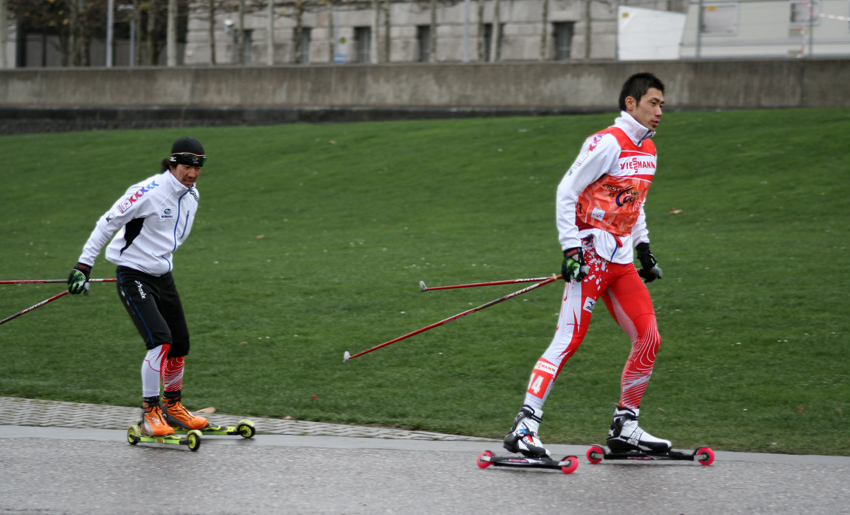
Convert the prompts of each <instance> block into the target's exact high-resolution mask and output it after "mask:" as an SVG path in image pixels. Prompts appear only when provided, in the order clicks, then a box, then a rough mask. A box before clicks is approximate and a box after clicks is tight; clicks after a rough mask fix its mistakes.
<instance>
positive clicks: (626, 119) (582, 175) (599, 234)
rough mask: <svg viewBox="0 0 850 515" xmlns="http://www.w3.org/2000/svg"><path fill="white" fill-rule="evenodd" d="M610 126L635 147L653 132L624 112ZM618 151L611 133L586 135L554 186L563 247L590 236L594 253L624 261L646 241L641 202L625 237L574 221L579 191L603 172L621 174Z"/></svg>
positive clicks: (598, 177)
mask: <svg viewBox="0 0 850 515" xmlns="http://www.w3.org/2000/svg"><path fill="white" fill-rule="evenodd" d="M613 126H614V127H617V128H619V129H622V130H623V132H625V134H626V135H627V136H628V137H629V139H631V140H632V142H634V143H635V145H638V146H639V145H640V144H641V143H642V142H643V141H644V140H646V139H648V138H651V137H652V136H654V135H655V132H654V131H652V130H650V129H647V128H646V127H644V126H643V125H641V124H640V123H639V122H638V121H637V120H635V119H634V118H633V117H632V116H631V115H630V114H628V113H626V112H625V111H623V112H621V113H620V117H619V118H617V119H616V120H615V121H614V125H613ZM620 153H621V147H620V144H619V142H618V141H617V138H616V137H615V136H614V135H612V134H602V135H599V134H596V135H593V136H591V137H589V138H587V140H585V142H584V145H582V148H581V151H580V152H579V155H578V157H577V158H576V160H575V162H574V163H573V165H572V167H570V169H569V170H568V171H567V173H566V174H565V175H564V178H563V179H562V180H561V183H560V184H559V185H558V192H557V198H556V220H557V226H558V235H559V240H560V242H561V248H562V249H563V250H566V249H569V248H573V247H580V246H581V240H582V238H586V237H588V236H593V239H594V246H595V249H596V253H597V254H598V255H599V256H600V257H602V258H604V259H607V260H608V261H611V262H613V263H619V264H628V263H631V262H632V261H633V260H634V250H633V249H634V247H635V246H637V244H639V243H649V231H648V230H647V228H646V215H645V213H644V210H643V204H641V206H640V214H639V215H638V219H637V222H636V223H635V225H634V226H633V227H632V230H631V234H628V235H625V236H619V237H618V236H615V235H614V234H612V233H610V232H607V231H605V230H603V229H599V228H595V227H591V228H585V229H581V230H579V227H578V225H577V224H576V202H577V200H578V198H579V196H580V195H581V194H582V192H583V191H584V190H585V189H586V188H587V187H588V186H590V185H591V184H593V183H594V182H596V181H597V180H598V179H600V178H601V177H602V176H603V175H605V174H612V175H619V174H621V173H622V168H621V164H620V162H619V158H620ZM653 172H654V170H653Z"/></svg>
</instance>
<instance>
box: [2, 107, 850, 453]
mask: <svg viewBox="0 0 850 515" xmlns="http://www.w3.org/2000/svg"><path fill="white" fill-rule="evenodd" d="M611 119H612V117H611V116H610V115H603V116H598V115H588V116H568V117H547V118H509V119H484V120H462V121H427V122H393V123H366V124H351V125H322V126H313V125H288V126H274V127H237V128H228V129H193V130H191V131H174V130H146V131H114V132H86V133H72V134H43V135H24V136H4V137H0V154H2V155H3V158H4V161H5V164H4V167H3V172H2V176H3V182H4V187H3V189H2V190H0V231H2V234H3V238H2V239H0V265H2V268H3V270H4V272H3V273H2V275H3V276H4V278H45V277H46V278H54V277H56V278H58V277H64V276H65V275H66V274H67V272H68V269H69V268H70V266H71V265H72V264H73V263H74V262H75V260H76V258H77V256H78V255H79V252H80V249H81V247H82V244H83V242H84V241H85V239H86V237H87V236H88V234H89V232H90V230H91V228H92V226H93V223H94V221H95V220H96V219H97V217H98V216H99V215H100V214H101V213H102V212H103V211H105V210H106V208H107V207H108V206H109V204H110V203H111V202H113V201H114V200H115V199H117V198H118V196H120V195H121V193H122V192H123V191H124V189H125V188H126V187H127V186H128V185H129V184H130V183H132V182H134V181H137V180H141V179H143V178H145V177H147V176H148V175H151V174H152V173H154V172H155V171H156V168H155V166H156V164H157V162H158V161H159V156H161V155H162V154H163V150H164V149H167V148H168V146H169V145H170V143H171V141H173V140H174V139H175V138H176V137H178V136H181V135H184V133H186V132H191V134H193V135H195V136H196V137H198V138H199V139H200V140H201V141H203V142H204V145H205V146H206V147H207V150H208V153H209V154H210V155H211V156H212V157H211V159H210V161H209V162H208V165H207V167H206V169H205V170H204V173H203V175H202V177H201V181H200V182H199V188H200V191H201V194H202V199H201V206H202V207H201V212H200V213H199V215H198V217H197V219H196V224H195V228H194V229H193V235H192V237H191V238H190V239H189V242H188V243H187V244H186V245H185V246H184V247H183V248H181V249H180V251H179V253H178V254H177V255H176V266H177V268H176V272H175V276H176V278H177V281H178V286H179V287H180V289H181V294H182V296H183V300H184V304H185V307H186V311H187V316H188V318H189V324H190V329H191V330H192V334H193V345H194V347H193V351H192V354H191V356H190V359H189V361H188V366H187V375H186V386H185V389H184V392H185V397H186V402H187V403H188V404H189V406H190V407H196V408H198V407H203V406H209V405H214V406H216V407H217V408H218V409H219V410H220V411H223V412H230V413H239V414H246V415H263V416H285V415H290V416H293V417H296V418H300V419H310V420H323V421H328V422H346V423H359V424H381V425H391V426H399V427H407V428H418V429H427V430H433V431H442V432H456V433H462V434H477V435H484V436H490V437H499V436H500V435H502V434H504V431H505V430H506V429H507V428H508V426H509V425H510V421H511V420H512V418H513V416H514V415H515V413H516V411H517V409H518V408H519V406H520V404H521V402H522V395H523V391H524V389H525V384H526V382H527V379H528V374H529V372H530V369H531V366H532V365H533V363H534V362H535V360H536V359H537V357H538V356H539V355H540V353H541V352H542V351H543V349H544V348H545V346H546V345H547V343H548V341H549V339H550V338H551V334H552V331H553V329H554V324H555V321H556V317H557V311H558V309H559V304H558V299H559V294H560V291H559V290H560V287H559V286H548V287H544V288H541V289H540V290H537V291H535V292H532V293H529V294H527V295H524V296H521V297H519V298H517V299H513V300H510V301H508V302H506V303H504V304H500V305H499V306H495V307H492V308H490V309H487V310H485V311H482V312H480V313H476V314H473V315H470V316H469V317H465V318H462V319H460V320H458V321H455V322H452V323H451V324H449V325H447V326H445V327H440V328H437V329H434V330H432V331H429V332H427V333H424V334H421V335H418V336H415V337H413V338H411V339H409V340H405V341H403V342H400V343H397V344H395V345H393V346H390V347H387V348H385V349H381V350H379V351H377V352H374V353H371V354H368V355H366V356H363V357H361V358H357V359H355V360H353V361H352V362H350V363H348V364H345V365H343V363H342V353H343V351H345V350H348V351H350V352H351V353H352V354H353V353H355V352H358V351H361V350H364V349H367V348H370V347H372V346H374V345H377V344H379V343H381V342H384V341H387V340H389V339H392V338H395V337H397V336H399V335H402V334H405V333H407V332H409V331H412V330H414V329H418V328H420V327H423V326H425V325H428V324H430V323H432V322H436V321H438V320H441V319H443V318H446V317H448V316H451V315H454V314H456V313H459V312H461V311H463V310H465V309H468V308H469V307H472V306H477V305H480V304H483V303H484V302H487V301H489V300H492V299H494V298H496V297H498V296H500V295H503V294H505V293H508V292H511V291H514V290H516V289H519V287H512V286H505V287H493V288H481V289H466V290H454V291H445V292H428V293H419V291H418V282H419V281H420V280H425V281H426V282H427V283H428V284H430V285H437V284H449V283H457V282H469V281H478V280H494V279H504V278H512V277H526V276H537V275H546V274H550V273H554V272H556V271H557V270H558V266H559V248H558V243H557V235H556V232H555V228H554V219H553V218H554V190H555V186H556V185H557V183H558V181H559V180H560V178H561V176H562V174H563V172H564V171H565V170H566V168H567V167H568V166H569V165H570V163H571V161H572V159H573V158H574V157H575V154H576V152H577V150H578V147H579V145H580V144H581V141H582V140H583V139H584V137H586V136H587V135H588V134H590V133H592V132H594V131H596V130H598V129H600V128H603V127H605V126H606V125H607V124H609V123H610V121H611ZM848 122H850V111H848V110H788V111H751V112H747V111H741V112H725V113H671V114H668V115H667V116H666V117H665V121H664V123H663V124H662V128H661V132H660V134H659V135H658V136H657V144H658V147H659V152H660V167H659V174H658V175H657V177H656V180H655V182H654V184H653V188H652V192H651V193H650V198H649V203H648V204H647V213H648V218H649V224H650V230H651V236H652V238H653V251H654V253H655V254H656V256H657V257H658V258H659V264H660V265H661V266H662V267H663V268H664V271H665V277H664V279H663V280H662V281H660V282H655V283H653V284H652V285H651V286H650V290H651V292H652V295H653V299H654V301H655V304H656V308H657V312H658V319H659V325H660V330H661V334H662V337H663V339H664V343H663V344H662V349H661V352H660V354H659V358H658V361H657V365H656V369H655V374H654V376H653V380H652V383H651V384H650V388H649V390H648V392H647V394H646V396H645V398H644V405H643V407H644V414H645V415H644V417H643V419H644V426H645V427H646V428H647V429H648V430H650V431H651V432H655V433H657V434H658V435H659V436H663V437H667V438H671V439H672V440H673V441H674V442H675V443H676V444H677V446H681V447H688V446H691V445H695V444H700V443H708V444H711V445H712V446H714V448H715V449H724V450H757V451H769V452H770V451H773V452H791V453H839V454H850V444H848V443H846V439H845V438H842V436H843V435H844V433H845V432H846V431H844V430H843V428H844V426H843V422H844V413H843V411H845V410H847V409H848V405H847V398H848V393H850V385H848V375H847V363H848V359H847V357H846V352H845V349H844V348H845V347H846V344H847V338H848V327H849V326H850V323H848V321H847V316H846V315H847V302H846V300H845V296H844V289H845V288H846V285H847V284H848V283H850V281H848V272H847V270H846V267H844V266H842V264H843V263H846V250H847V239H848V229H847V219H848V198H850V191H848V189H850V187H848V185H847V183H846V182H844V181H842V180H841V179H842V177H845V178H846V171H842V170H843V168H842V166H843V165H842V164H841V161H840V159H841V156H842V155H843V154H842V152H843V150H844V148H845V147H846V144H847V137H846V134H847V126H848ZM674 210H675V211H679V210H680V211H681V212H680V213H677V214H673V211H674ZM112 273H113V266H112V265H111V264H109V263H107V262H106V261H105V260H104V259H103V258H102V257H101V258H100V259H99V260H98V263H97V265H96V267H95V275H96V276H98V277H109V276H111V275H112ZM113 287H114V286H112V285H93V286H92V294H91V295H90V296H89V297H88V298H82V297H73V298H63V299H61V300H59V301H57V302H56V303H53V304H51V305H49V306H47V307H44V308H41V309H39V310H37V311H36V312H33V313H30V314H27V315H24V316H23V317H21V318H19V319H17V320H15V321H13V322H10V323H8V324H5V325H3V326H2V328H0V349H2V355H3V358H4V359H2V360H0V394H2V395H15V396H23V397H40V398H51V399H60V400H70V401H85V402H100V403H111V404H122V405H136V404H137V403H138V402H139V399H138V397H139V395H140V387H139V377H138V376H139V373H138V368H139V364H140V358H141V354H142V345H141V340H140V339H139V337H138V335H137V334H135V330H134V328H133V327H132V324H131V322H130V321H129V318H128V317H127V316H126V314H125V313H124V312H123V308H122V307H121V306H120V303H119V302H117V301H116V298H115V293H114V290H113ZM58 291H61V287H60V286H57V285H52V286H33V285H25V286H3V287H0V316H3V317H5V316H8V315H10V314H12V313H14V312H16V311H18V310H20V309H23V308H24V307H27V306H29V305H32V304H34V303H36V302H38V301H39V300H42V299H44V298H47V297H48V296H50V295H51V294H52V293H53V292H58ZM243 342H244V343H243ZM628 349H629V345H628V342H627V340H626V338H625V336H624V335H623V334H622V332H621V331H620V330H619V328H617V327H616V325H615V324H614V323H613V322H612V321H611V318H610V316H609V315H608V314H607V313H606V312H605V310H604V309H599V310H597V315H596V317H595V319H594V322H593V324H592V325H591V329H590V332H589V335H588V338H587V340H586V341H585V343H584V345H583V348H582V349H581V350H580V351H579V352H578V354H577V355H576V356H575V357H574V358H573V359H572V360H571V361H570V362H569V363H568V365H567V366H566V368H565V369H564V373H563V374H562V376H561V378H560V379H559V382H558V384H557V385H556V387H555V389H554V391H553V393H552V395H551V396H550V398H549V401H548V402H547V406H546V411H547V414H546V422H545V423H544V425H543V428H542V435H541V436H542V437H543V440H544V442H569V443H593V442H599V441H601V440H602V439H603V438H604V436H605V432H606V430H607V423H608V422H607V421H608V418H609V416H610V413H611V410H612V404H613V403H615V402H616V401H617V398H618V389H619V375H620V373H621V370H622V366H623V362H624V361H625V358H626V355H627V353H628Z"/></svg>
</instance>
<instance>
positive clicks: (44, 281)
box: [0, 279, 118, 284]
mask: <svg viewBox="0 0 850 515" xmlns="http://www.w3.org/2000/svg"><path fill="white" fill-rule="evenodd" d="M117 281H118V279H89V280H88V282H90V283H114V282H117ZM67 282H68V279H25V280H20V281H16V280H12V281H0V284H48V283H62V284H65V283H67Z"/></svg>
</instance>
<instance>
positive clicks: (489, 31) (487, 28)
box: [484, 23, 505, 63]
mask: <svg viewBox="0 0 850 515" xmlns="http://www.w3.org/2000/svg"><path fill="white" fill-rule="evenodd" d="M499 27H500V29H501V30H499V41H497V42H496V59H498V58H499V56H500V55H501V54H502V42H503V41H504V39H505V24H504V23H500V24H499ZM492 55H493V24H492V23H485V24H484V62H487V63H489V62H490V61H494V60H496V59H493V58H492V57H491V56H492Z"/></svg>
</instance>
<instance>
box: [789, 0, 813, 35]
mask: <svg viewBox="0 0 850 515" xmlns="http://www.w3.org/2000/svg"><path fill="white" fill-rule="evenodd" d="M789 21H790V24H791V28H792V29H799V28H800V27H803V26H808V25H810V24H811V25H820V0H810V1H806V0H791V16H790V20H789Z"/></svg>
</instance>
